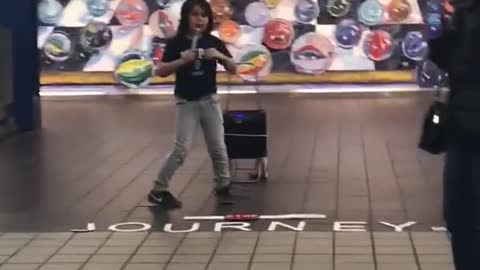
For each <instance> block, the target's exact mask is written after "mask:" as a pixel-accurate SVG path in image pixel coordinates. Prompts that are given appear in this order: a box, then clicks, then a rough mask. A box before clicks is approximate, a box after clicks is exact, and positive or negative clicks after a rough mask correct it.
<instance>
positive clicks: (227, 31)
mask: <svg viewBox="0 0 480 270" xmlns="http://www.w3.org/2000/svg"><path fill="white" fill-rule="evenodd" d="M241 33H242V30H241V29H240V25H238V23H236V22H235V21H232V20H228V21H224V22H223V23H222V24H220V27H219V28H218V35H219V36H220V39H221V40H223V41H224V42H226V43H235V42H237V41H238V39H239V38H240V35H241Z"/></svg>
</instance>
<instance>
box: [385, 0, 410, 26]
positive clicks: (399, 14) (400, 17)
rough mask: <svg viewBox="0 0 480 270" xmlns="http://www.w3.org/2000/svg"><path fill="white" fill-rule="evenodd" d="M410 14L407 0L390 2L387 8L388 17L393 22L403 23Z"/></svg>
mask: <svg viewBox="0 0 480 270" xmlns="http://www.w3.org/2000/svg"><path fill="white" fill-rule="evenodd" d="M411 12H412V7H411V5H410V2H409V1H408V0H392V1H391V2H390V4H388V6H387V13H388V17H389V18H390V19H391V20H392V21H394V22H402V21H404V20H405V19H407V18H408V17H409V16H410V14H411Z"/></svg>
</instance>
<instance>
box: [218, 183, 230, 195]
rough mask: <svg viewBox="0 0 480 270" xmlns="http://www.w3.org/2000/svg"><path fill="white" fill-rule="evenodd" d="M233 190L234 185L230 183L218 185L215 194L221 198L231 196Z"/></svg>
mask: <svg viewBox="0 0 480 270" xmlns="http://www.w3.org/2000/svg"><path fill="white" fill-rule="evenodd" d="M231 188H232V183H230V182H228V183H226V184H217V186H216V187H215V193H216V194H217V195H219V196H226V195H229V194H230V189H231Z"/></svg>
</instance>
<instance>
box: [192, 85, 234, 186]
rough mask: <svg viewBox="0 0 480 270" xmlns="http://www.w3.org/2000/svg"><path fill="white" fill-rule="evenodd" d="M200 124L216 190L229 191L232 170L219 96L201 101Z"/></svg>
mask: <svg viewBox="0 0 480 270" xmlns="http://www.w3.org/2000/svg"><path fill="white" fill-rule="evenodd" d="M200 124H201V126H202V129H203V135H204V137H205V142H206V144H207V148H208V152H209V154H210V158H211V160H212V167H213V173H214V180H215V183H216V191H217V192H219V193H222V192H228V190H229V188H230V185H231V182H230V171H229V166H228V156H227V147H226V146H225V138H224V127H223V115H222V109H221V107H220V103H219V100H218V96H216V95H214V96H212V98H211V99H206V100H203V101H202V102H201V117H200Z"/></svg>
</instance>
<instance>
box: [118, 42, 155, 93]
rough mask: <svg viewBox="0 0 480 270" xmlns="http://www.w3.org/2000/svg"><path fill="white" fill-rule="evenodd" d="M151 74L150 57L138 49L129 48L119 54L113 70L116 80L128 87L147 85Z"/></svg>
mask: <svg viewBox="0 0 480 270" xmlns="http://www.w3.org/2000/svg"><path fill="white" fill-rule="evenodd" d="M152 74H153V61H152V59H151V58H150V56H149V55H148V54H146V53H144V52H142V51H139V50H129V51H126V52H125V53H124V54H123V55H121V56H120V58H119V59H118V62H117V65H116V67H115V72H114V75H115V78H116V80H117V81H118V82H119V83H121V84H123V85H125V86H127V87H129V88H139V87H144V86H147V85H148V84H149V83H150V79H151V77H152Z"/></svg>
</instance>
